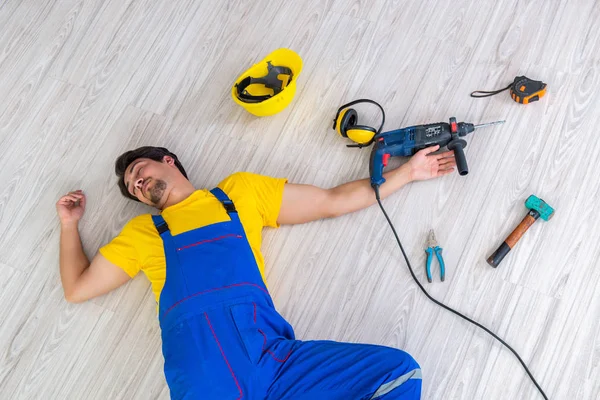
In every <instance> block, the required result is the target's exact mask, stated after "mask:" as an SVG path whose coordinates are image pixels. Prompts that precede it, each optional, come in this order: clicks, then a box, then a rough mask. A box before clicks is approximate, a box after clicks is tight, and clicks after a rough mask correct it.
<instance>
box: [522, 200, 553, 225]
mask: <svg viewBox="0 0 600 400" xmlns="http://www.w3.org/2000/svg"><path fill="white" fill-rule="evenodd" d="M525 207H527V208H529V209H530V210H536V211H537V212H539V213H540V218H541V219H543V220H544V221H548V220H549V219H550V218H552V216H553V215H554V208H552V207H550V206H549V205H548V203H546V202H545V201H544V200H542V199H540V198H539V197H536V196H534V195H531V196H529V197H528V198H527V201H525Z"/></svg>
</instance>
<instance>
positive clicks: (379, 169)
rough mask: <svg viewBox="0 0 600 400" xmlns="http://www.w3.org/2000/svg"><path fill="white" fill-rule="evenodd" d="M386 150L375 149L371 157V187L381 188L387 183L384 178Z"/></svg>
mask: <svg viewBox="0 0 600 400" xmlns="http://www.w3.org/2000/svg"><path fill="white" fill-rule="evenodd" d="M384 155H385V149H383V148H378V147H377V146H375V147H373V150H372V151H371V157H369V176H370V177H371V186H373V187H375V186H381V185H383V183H384V182H385V178H384V177H383V167H384V165H383V157H384Z"/></svg>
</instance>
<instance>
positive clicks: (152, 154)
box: [115, 146, 188, 201]
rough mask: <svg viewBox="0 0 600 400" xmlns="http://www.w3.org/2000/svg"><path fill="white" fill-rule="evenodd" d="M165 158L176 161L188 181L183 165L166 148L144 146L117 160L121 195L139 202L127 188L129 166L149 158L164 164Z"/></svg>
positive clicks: (128, 152) (122, 155) (116, 170)
mask: <svg viewBox="0 0 600 400" xmlns="http://www.w3.org/2000/svg"><path fill="white" fill-rule="evenodd" d="M164 156H170V157H172V158H173V159H174V160H175V166H176V167H177V168H178V169H179V171H181V173H182V174H183V176H185V178H186V179H188V176H187V174H186V173H185V169H183V165H181V163H180V162H179V160H178V159H177V156H176V155H175V154H173V153H171V152H170V151H169V150H167V149H165V148H164V147H153V146H144V147H139V148H137V149H135V150H129V151H126V152H125V153H123V154H121V155H120V156H119V158H117V162H116V163H115V173H116V174H117V176H118V177H119V181H118V185H119V189H121V194H122V195H123V196H125V197H127V198H128V199H131V200H135V201H139V200H138V199H137V198H136V197H135V196H132V195H131V194H130V193H129V191H127V186H125V181H124V179H123V178H124V177H125V171H126V170H127V167H128V166H129V164H131V163H132V162H134V161H135V160H137V159H138V158H149V159H151V160H154V161H159V162H162V160H163V157H164Z"/></svg>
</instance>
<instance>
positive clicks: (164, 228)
mask: <svg viewBox="0 0 600 400" xmlns="http://www.w3.org/2000/svg"><path fill="white" fill-rule="evenodd" d="M152 222H154V226H155V227H156V230H157V231H158V234H159V235H160V236H161V237H163V238H164V236H163V234H164V233H165V232H169V233H170V231H169V225H167V221H165V219H164V218H163V216H162V215H153V216H152Z"/></svg>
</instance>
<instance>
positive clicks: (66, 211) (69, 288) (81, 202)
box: [56, 190, 131, 303]
mask: <svg viewBox="0 0 600 400" xmlns="http://www.w3.org/2000/svg"><path fill="white" fill-rule="evenodd" d="M56 211H57V212H58V216H59V218H60V223H61V230H60V278H61V281H62V285H63V289H64V292H65V298H66V299H67V301H69V302H72V303H80V302H82V301H86V300H88V299H91V298H93V297H96V296H100V295H103V294H105V293H108V292H110V291H111V290H113V289H115V288H117V287H119V286H121V285H122V284H124V283H125V282H127V281H128V280H130V279H131V277H130V276H129V275H127V273H125V271H123V270H122V269H121V268H119V267H118V266H116V265H114V264H113V263H111V262H110V261H108V260H107V259H106V258H104V256H102V254H100V253H98V254H97V255H96V257H94V259H93V260H92V262H91V263H90V261H89V260H88V258H87V256H86V255H85V253H84V252H83V247H82V246H81V238H80V237H79V231H78V227H77V222H78V221H79V220H80V219H81V217H82V216H83V213H84V212H85V194H83V192H82V191H81V190H77V191H74V192H69V193H68V194H66V195H64V196H63V197H61V198H60V199H59V200H58V202H57V203H56Z"/></svg>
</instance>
